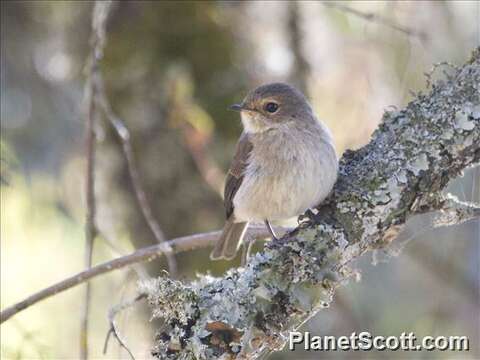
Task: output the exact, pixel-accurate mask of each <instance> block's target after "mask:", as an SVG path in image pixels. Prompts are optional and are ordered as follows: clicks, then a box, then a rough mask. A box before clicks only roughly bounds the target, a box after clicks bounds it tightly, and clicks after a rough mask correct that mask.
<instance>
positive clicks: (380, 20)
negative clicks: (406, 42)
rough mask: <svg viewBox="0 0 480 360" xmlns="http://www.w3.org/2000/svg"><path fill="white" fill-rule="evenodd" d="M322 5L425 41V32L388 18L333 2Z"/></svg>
mask: <svg viewBox="0 0 480 360" xmlns="http://www.w3.org/2000/svg"><path fill="white" fill-rule="evenodd" d="M322 4H323V5H324V6H326V7H329V8H333V9H337V10H339V11H342V12H344V13H348V14H352V15H355V16H357V17H359V18H361V19H364V20H366V21H370V22H372V23H376V24H380V25H383V26H386V27H389V28H390V29H393V30H396V31H399V32H401V33H404V34H405V35H408V36H414V37H418V38H419V39H420V40H422V41H424V40H426V39H427V35H426V34H425V32H423V31H417V30H415V29H413V28H411V27H408V26H405V25H400V24H397V23H396V22H395V21H393V20H392V19H388V18H386V17H383V16H381V15H378V14H374V13H371V12H362V11H359V10H357V9H354V8H351V7H348V6H345V5H342V4H339V3H335V2H329V1H326V2H322Z"/></svg>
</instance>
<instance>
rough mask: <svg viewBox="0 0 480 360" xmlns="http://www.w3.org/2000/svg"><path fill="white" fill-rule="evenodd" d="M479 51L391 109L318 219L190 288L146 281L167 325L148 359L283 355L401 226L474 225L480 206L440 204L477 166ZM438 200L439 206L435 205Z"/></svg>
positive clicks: (346, 161) (344, 163) (344, 169)
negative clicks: (441, 216) (436, 214)
mask: <svg viewBox="0 0 480 360" xmlns="http://www.w3.org/2000/svg"><path fill="white" fill-rule="evenodd" d="M479 87H480V48H479V49H476V50H475V51H474V53H473V55H472V58H471V59H470V60H469V61H468V62H467V63H466V64H465V65H463V66H462V67H460V68H458V69H454V71H453V75H451V76H449V77H448V78H447V79H445V80H439V81H437V82H436V83H435V84H434V85H433V86H432V89H431V90H430V92H429V93H428V94H419V95H417V96H416V98H415V99H414V100H413V101H411V102H410V103H409V104H408V105H407V107H406V108H405V109H403V110H401V111H391V112H386V113H385V114H384V116H383V121H382V123H381V124H380V126H379V128H378V129H377V130H376V131H375V132H374V134H373V135H372V140H371V141H370V143H369V144H368V145H366V146H364V147H363V148H361V149H359V150H356V151H347V152H346V153H345V154H344V156H343V158H342V159H341V162H340V172H339V179H338V181H337V184H336V185H335V188H334V190H333V193H332V194H331V196H330V197H329V198H328V199H327V200H326V202H325V203H324V204H322V205H321V207H319V208H318V209H317V210H318V212H317V213H316V214H313V215H310V216H309V219H308V220H307V221H305V222H303V223H301V224H300V226H299V227H298V228H297V229H295V230H294V231H292V232H290V233H288V234H287V235H285V236H283V237H282V238H281V239H280V240H279V241H275V242H271V243H268V244H267V245H266V246H265V248H264V251H263V252H261V253H258V254H256V255H255V256H254V257H252V258H250V261H249V262H248V263H247V264H246V266H245V268H241V269H233V270H231V271H229V272H228V273H227V274H226V275H225V276H224V277H222V278H213V277H211V276H204V277H201V278H200V280H199V281H196V282H193V283H191V284H184V283H181V282H178V281H173V280H171V279H168V278H166V277H160V278H158V279H155V280H151V281H149V282H143V283H142V286H141V287H140V292H141V293H143V294H146V295H147V296H148V300H149V302H150V304H151V306H152V312H153V317H161V318H163V319H164V322H165V324H166V325H165V327H164V328H163V329H162V330H161V331H159V333H158V334H157V336H156V340H155V344H154V347H153V350H152V354H153V355H154V356H157V357H158V358H162V359H178V358H182V359H184V358H202V359H203V358H205V359H217V358H220V357H224V358H239V359H240V358H242V359H245V358H248V359H253V358H257V357H258V356H259V355H260V354H262V353H265V352H269V351H276V350H280V349H282V347H283V346H284V344H285V342H286V338H287V333H288V331H289V330H292V329H295V328H297V326H299V324H302V323H303V322H304V321H305V320H306V319H309V318H311V317H312V316H314V315H315V314H316V313H317V312H318V311H320V310H321V309H324V308H327V307H328V306H329V304H330V302H331V301H332V296H333V294H334V291H335V289H336V288H337V287H338V286H340V285H342V284H344V283H345V282H346V281H347V280H348V279H349V277H350V276H351V275H352V274H353V272H352V271H351V270H350V269H349V267H348V265H349V263H351V262H352V261H353V260H356V259H357V258H359V257H360V256H361V255H363V254H364V253H365V252H367V251H371V250H375V249H380V248H387V247H388V246H389V245H390V243H391V242H392V240H394V239H395V237H396V235H397V234H398V232H399V231H400V230H401V229H402V228H403V226H404V224H405V222H406V220H407V219H408V218H409V217H411V216H414V215H415V214H418V213H421V212H428V211H438V210H439V209H443V210H444V211H445V212H446V213H448V214H452V213H453V214H456V215H455V216H449V217H448V221H443V222H440V223H439V224H441V225H444V224H446V223H448V224H451V223H454V222H461V221H464V220H467V219H470V218H474V217H478V211H477V210H474V209H478V206H474V205H472V206H470V205H465V204H460V203H458V202H456V201H451V199H450V197H448V196H447V197H446V198H445V197H443V198H442V197H441V196H439V194H441V192H442V190H443V189H444V188H445V187H446V185H447V184H448V183H449V182H450V180H452V179H454V178H456V177H457V176H458V174H460V173H461V171H462V170H463V169H465V168H467V167H469V166H471V165H473V164H476V163H478V162H479V161H480V145H479V144H480V99H479V97H480V95H479V94H480V88H479ZM432 200H433V201H432Z"/></svg>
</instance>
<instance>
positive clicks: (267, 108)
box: [263, 102, 278, 114]
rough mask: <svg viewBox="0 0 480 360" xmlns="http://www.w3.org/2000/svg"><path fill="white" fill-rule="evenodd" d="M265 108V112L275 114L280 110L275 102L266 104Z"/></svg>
mask: <svg viewBox="0 0 480 360" xmlns="http://www.w3.org/2000/svg"><path fill="white" fill-rule="evenodd" d="M263 108H264V109H265V111H267V112H269V113H271V114H273V113H274V112H275V111H277V110H278V104H275V103H274V102H269V103H266V104H265V106H264V107H263Z"/></svg>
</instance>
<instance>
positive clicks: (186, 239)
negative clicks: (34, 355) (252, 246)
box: [0, 225, 289, 324]
mask: <svg viewBox="0 0 480 360" xmlns="http://www.w3.org/2000/svg"><path fill="white" fill-rule="evenodd" d="M287 230H289V229H288V228H282V227H275V231H276V232H277V231H278V232H279V233H281V232H282V231H283V232H285V231H287ZM220 234H221V231H220V230H218V231H212V232H207V233H202V234H194V235H188V236H182V237H179V238H175V239H172V240H170V241H167V242H164V243H161V244H157V245H152V246H149V247H146V248H142V249H139V250H137V251H135V252H133V253H131V254H129V255H126V256H122V257H119V258H116V259H113V260H110V261H106V262H104V263H102V264H98V265H96V266H93V267H92V268H90V269H87V270H84V271H81V272H79V273H77V274H75V275H72V276H70V277H69V278H67V279H64V280H62V281H60V282H58V283H56V284H54V285H51V286H49V287H47V288H45V289H43V290H41V291H39V292H37V293H35V294H33V295H31V296H29V297H27V298H26V299H24V300H22V301H20V302H18V303H16V304H14V305H12V306H9V307H8V308H6V309H5V310H3V311H2V312H1V313H0V324H1V323H3V322H5V321H7V320H8V319H10V318H11V317H12V316H14V315H16V314H18V313H19V312H20V311H23V310H25V309H27V308H28V307H30V306H32V305H34V304H36V303H38V302H39V301H42V300H44V299H46V298H49V297H51V296H53V295H56V294H59V293H61V292H63V291H65V290H68V289H70V288H72V287H74V286H77V285H80V284H83V283H84V282H86V281H89V280H90V279H92V278H94V277H96V276H99V275H103V274H106V273H108V272H110V271H113V270H117V269H121V268H124V267H126V266H129V265H132V264H136V263H140V262H149V261H153V260H155V259H157V258H159V257H160V256H162V255H165V254H166V253H167V252H172V253H173V254H179V253H182V252H185V251H191V250H195V249H201V248H205V247H208V246H210V245H212V244H213V243H214V242H215V241H216V240H217V239H218V237H219V236H220ZM248 235H249V236H253V237H256V238H267V237H269V236H270V234H269V232H268V231H267V230H266V229H265V227H264V226H263V225H261V226H251V227H250V228H249V229H248Z"/></svg>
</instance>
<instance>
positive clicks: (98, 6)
mask: <svg viewBox="0 0 480 360" xmlns="http://www.w3.org/2000/svg"><path fill="white" fill-rule="evenodd" d="M111 5H112V3H111V1H105V2H96V3H95V5H94V7H93V13H92V35H91V39H90V42H91V44H90V45H91V52H90V56H89V59H88V62H87V80H86V84H85V99H86V104H87V106H88V111H87V116H86V159H87V167H86V188H85V194H86V203H87V211H86V222H85V267H86V268H87V269H89V268H91V266H92V254H93V244H94V240H95V237H96V235H97V229H96V224H95V213H96V206H95V141H96V139H95V129H94V122H95V116H96V113H97V111H96V108H95V100H94V99H95V95H96V90H97V89H96V86H95V73H96V72H97V68H98V61H99V60H100V59H101V58H102V54H103V48H104V46H105V25H106V21H107V18H108V15H109V12H110V10H111ZM90 298H91V287H90V283H87V284H86V287H85V297H84V302H83V309H82V313H81V328H80V358H81V359H88V315H89V308H90Z"/></svg>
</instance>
